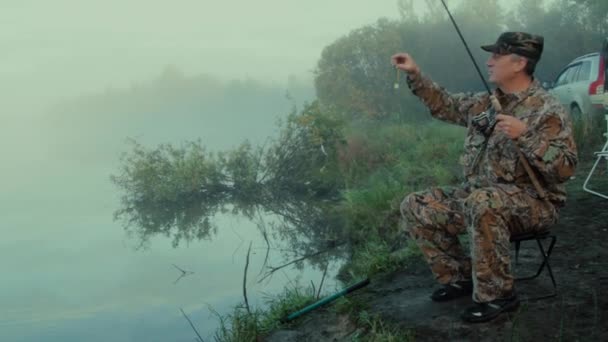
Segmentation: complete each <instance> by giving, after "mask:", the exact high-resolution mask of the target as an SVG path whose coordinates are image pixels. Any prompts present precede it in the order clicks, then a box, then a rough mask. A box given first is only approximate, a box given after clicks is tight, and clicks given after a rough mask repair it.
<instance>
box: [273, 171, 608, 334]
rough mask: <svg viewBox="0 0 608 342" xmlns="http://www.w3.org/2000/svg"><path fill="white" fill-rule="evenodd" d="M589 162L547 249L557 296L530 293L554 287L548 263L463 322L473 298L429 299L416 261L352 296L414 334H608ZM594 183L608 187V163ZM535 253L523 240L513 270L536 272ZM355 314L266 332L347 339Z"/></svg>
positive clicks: (604, 206)
mask: <svg viewBox="0 0 608 342" xmlns="http://www.w3.org/2000/svg"><path fill="white" fill-rule="evenodd" d="M590 168H591V164H590V163H587V164H586V165H581V166H580V167H579V171H578V173H577V176H576V178H575V179H573V180H571V181H570V182H569V183H568V190H569V201H568V204H567V205H566V207H564V208H563V209H562V212H561V218H560V221H559V223H558V224H557V225H556V226H555V227H554V228H553V229H552V232H553V233H554V234H555V235H556V236H557V243H556V245H555V248H554V250H553V254H552V256H551V266H552V268H553V272H554V274H555V277H556V281H557V286H558V295H557V296H556V297H554V298H550V299H542V300H529V299H530V298H531V297H534V296H537V295H541V294H546V293H548V292H549V291H551V289H552V286H551V282H550V279H549V277H548V276H547V275H546V271H545V272H544V273H543V274H541V276H540V277H538V278H536V279H534V280H529V281H518V282H516V290H517V292H518V294H519V296H520V298H521V299H522V305H521V306H520V308H519V310H518V311H516V312H514V313H509V314H503V315H502V316H500V317H498V318H497V319H495V320H494V321H491V322H488V323H481V324H480V323H478V324H466V323H463V322H462V321H461V320H460V318H459V316H460V313H461V312H462V310H464V308H465V307H467V306H468V305H470V304H471V303H472V300H471V299H470V298H464V299H461V300H457V301H454V302H449V303H435V302H432V301H431V300H430V299H429V297H428V296H429V294H430V293H431V291H432V290H433V289H434V288H436V283H435V282H434V280H433V278H432V275H431V273H430V271H429V270H428V268H427V267H426V265H424V264H423V263H422V262H420V263H417V264H412V265H410V266H408V268H407V269H404V270H401V271H399V272H396V273H394V274H387V275H382V276H379V277H375V278H374V279H372V282H371V284H370V285H368V286H367V287H366V288H364V289H363V290H359V291H357V292H354V293H352V294H351V295H349V299H350V300H351V301H352V302H357V303H363V307H364V310H366V311H367V312H368V313H370V314H372V315H373V314H378V315H379V316H380V317H381V319H382V321H383V322H387V323H388V324H390V325H391V326H393V327H398V328H400V329H410V330H411V331H412V333H413V334H414V335H415V340H416V341H608V200H605V199H602V198H600V197H597V196H594V195H591V194H589V193H587V192H584V191H583V190H582V185H583V182H584V180H585V177H586V176H587V173H588V172H589V170H590ZM596 183H597V184H599V188H600V189H603V190H605V192H606V193H608V173H607V172H606V167H605V166H604V167H602V169H601V173H600V175H599V177H598V178H597V180H596ZM546 243H547V245H548V241H546ZM540 258H541V256H540V254H539V252H538V247H537V246H536V242H535V241H528V242H524V243H523V245H522V250H521V252H520V258H519V259H520V262H519V264H518V265H514V272H515V275H516V276H522V275H527V274H530V273H534V272H535V271H536V269H537V267H538V266H539V264H540V260H541V259H540ZM356 316H357V313H356V312H355V313H351V314H350V315H348V314H339V313H337V312H336V310H333V309H332V308H331V307H326V308H323V309H320V310H317V311H316V312H313V313H311V314H308V315H307V316H305V317H302V318H300V319H299V320H298V321H297V322H295V325H293V326H291V327H289V328H285V329H283V330H279V331H275V332H274V333H272V334H271V335H270V336H268V337H267V338H266V339H265V340H267V341H352V340H354V339H355V338H354V337H355V336H359V337H360V336H362V335H363V336H365V335H366V334H367V333H368V332H369V330H368V328H363V327H361V325H359V326H357V323H356ZM369 336H370V335H368V337H369ZM357 340H360V339H357ZM363 340H365V338H363Z"/></svg>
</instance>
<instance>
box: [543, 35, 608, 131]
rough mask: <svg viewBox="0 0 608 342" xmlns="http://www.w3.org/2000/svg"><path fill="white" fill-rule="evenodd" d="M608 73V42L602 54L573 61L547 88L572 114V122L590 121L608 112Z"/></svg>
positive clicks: (605, 43)
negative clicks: (576, 120) (593, 117)
mask: <svg viewBox="0 0 608 342" xmlns="http://www.w3.org/2000/svg"><path fill="white" fill-rule="evenodd" d="M607 73H608V39H607V40H606V41H605V42H604V44H603V47H602V50H601V51H600V52H595V53H590V54H587V55H584V56H581V57H578V58H576V59H574V60H573V61H572V62H570V63H568V65H566V67H565V68H564V69H563V70H562V71H561V72H560V73H559V75H558V76H557V78H556V79H555V82H552V83H550V84H548V85H547V84H545V87H546V88H549V89H550V90H549V92H550V93H552V94H553V95H555V97H557V98H558V99H559V100H560V102H561V103H562V104H563V105H564V106H565V107H566V108H568V109H569V110H570V114H571V116H572V118H573V119H581V118H591V117H592V116H594V115H600V114H604V113H606V111H607V110H608V92H607V91H608V84H607V83H608V82H607V81H608V77H607Z"/></svg>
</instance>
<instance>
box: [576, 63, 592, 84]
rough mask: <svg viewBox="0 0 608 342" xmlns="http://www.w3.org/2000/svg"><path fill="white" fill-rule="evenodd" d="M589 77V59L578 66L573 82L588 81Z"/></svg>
mask: <svg viewBox="0 0 608 342" xmlns="http://www.w3.org/2000/svg"><path fill="white" fill-rule="evenodd" d="M590 79H591V61H584V62H583V63H581V65H580V67H579V68H578V74H577V76H576V79H575V82H582V81H589V80H590Z"/></svg>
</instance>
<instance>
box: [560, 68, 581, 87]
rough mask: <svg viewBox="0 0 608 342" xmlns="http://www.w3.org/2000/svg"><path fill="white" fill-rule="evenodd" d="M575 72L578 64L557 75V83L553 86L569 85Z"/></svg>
mask: <svg viewBox="0 0 608 342" xmlns="http://www.w3.org/2000/svg"><path fill="white" fill-rule="evenodd" d="M577 70H578V64H577V65H573V66H571V67H569V68H567V69H566V70H564V71H563V72H562V73H561V75H559V77H558V78H557V81H556V82H555V86H562V85H566V84H568V83H570V82H571V81H572V77H573V76H574V74H575V73H576V71H577Z"/></svg>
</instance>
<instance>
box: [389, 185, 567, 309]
mask: <svg viewBox="0 0 608 342" xmlns="http://www.w3.org/2000/svg"><path fill="white" fill-rule="evenodd" d="M401 215H402V217H403V219H404V220H405V222H404V223H405V227H406V229H407V230H408V232H409V234H410V236H411V237H412V238H413V239H414V240H415V241H416V243H417V245H418V246H419V247H420V250H421V251H422V253H423V255H424V257H425V259H426V261H427V262H428V263H429V265H430V267H431V270H432V272H433V274H434V276H435V278H436V279H437V281H438V282H439V283H441V284H448V283H452V282H456V281H460V280H470V279H471V278H472V280H473V300H474V301H476V302H488V301H491V300H494V299H496V298H501V297H503V296H506V295H508V294H509V293H510V292H511V291H513V290H514V287H513V285H514V284H513V276H512V274H511V262H510V252H511V248H510V241H509V238H510V235H511V234H512V233H524V232H533V231H540V230H545V229H547V228H548V226H550V225H551V224H553V223H555V221H556V220H557V216H558V213H557V210H556V208H555V207H554V205H552V204H551V203H548V202H544V201H542V200H539V199H536V198H534V197H531V196H530V195H528V194H527V193H526V192H524V191H521V192H514V193H507V192H505V191H504V190H502V189H501V188H498V187H487V188H481V189H475V190H472V191H471V190H468V189H467V188H465V187H441V188H432V189H429V190H426V191H422V192H416V193H412V194H409V195H408V196H406V197H405V199H404V200H403V202H402V203H401ZM466 233H468V235H469V242H470V255H467V254H466V253H465V251H464V249H463V248H462V246H461V244H460V241H459V239H458V235H460V234H466Z"/></svg>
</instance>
